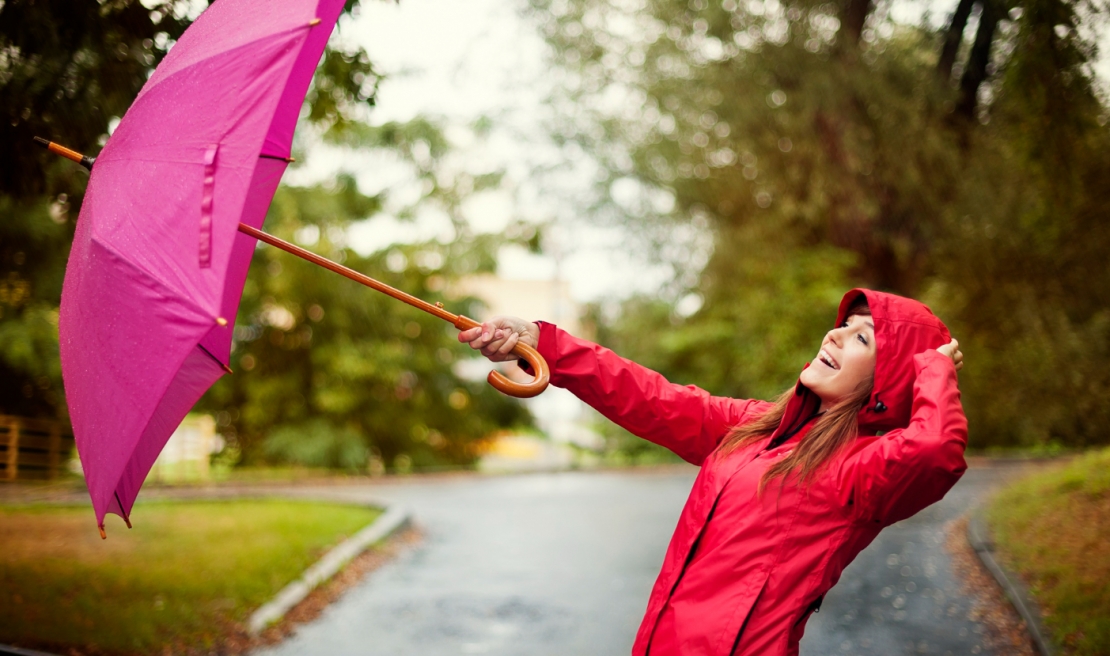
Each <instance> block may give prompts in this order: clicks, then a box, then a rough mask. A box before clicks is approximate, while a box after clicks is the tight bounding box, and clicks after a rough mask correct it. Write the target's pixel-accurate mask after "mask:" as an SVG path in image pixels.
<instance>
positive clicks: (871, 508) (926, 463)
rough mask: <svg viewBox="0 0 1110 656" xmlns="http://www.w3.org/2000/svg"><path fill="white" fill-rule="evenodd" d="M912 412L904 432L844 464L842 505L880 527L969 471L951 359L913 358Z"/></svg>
mask: <svg viewBox="0 0 1110 656" xmlns="http://www.w3.org/2000/svg"><path fill="white" fill-rule="evenodd" d="M914 370H915V372H916V378H915V381H914V387H913V409H912V411H911V416H910V424H909V426H907V427H906V428H903V429H898V430H892V431H890V432H889V433H886V434H885V435H882V436H881V437H878V438H870V440H869V441H867V442H864V441H863V440H861V444H864V446H862V448H860V449H859V450H858V451H856V452H855V453H852V454H851V455H850V456H849V457H848V458H847V459H845V461H843V463H842V466H841V470H840V490H841V494H842V495H843V498H842V502H843V504H844V505H846V506H848V507H850V508H851V509H852V513H853V514H855V515H856V516H857V517H858V518H859V519H861V520H866V521H870V522H878V523H880V524H882V525H884V526H886V525H889V524H893V523H894V522H897V521H901V520H903V519H906V518H907V517H910V516H912V515H914V514H916V513H917V512H918V511H920V510H922V509H924V508H925V507H927V506H929V505H931V504H933V503H936V502H937V501H940V499H941V498H942V497H943V496H944V495H945V493H947V492H948V490H949V489H951V488H952V486H953V485H955V484H956V481H958V480H959V479H960V476H962V475H963V473H964V470H965V469H967V463H966V462H965V461H964V448H965V446H966V445H967V419H966V418H965V417H964V411H963V407H962V406H961V405H960V390H959V388H958V387H957V386H956V368H955V366H954V365H953V364H952V359H951V358H949V357H947V356H945V355H942V354H941V353H938V352H937V351H935V350H930V351H926V352H924V353H920V354H918V355H916V356H914Z"/></svg>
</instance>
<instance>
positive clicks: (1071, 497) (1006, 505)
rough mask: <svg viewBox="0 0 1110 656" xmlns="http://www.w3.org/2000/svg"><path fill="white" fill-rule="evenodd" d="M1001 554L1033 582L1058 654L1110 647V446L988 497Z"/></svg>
mask: <svg viewBox="0 0 1110 656" xmlns="http://www.w3.org/2000/svg"><path fill="white" fill-rule="evenodd" d="M989 519H990V523H991V525H992V527H993V528H994V532H995V537H996V540H997V543H998V546H999V549H1000V551H1001V553H1002V554H1003V555H1004V556H1005V557H1006V559H1007V560H1008V561H1009V564H1010V565H1011V566H1012V567H1014V568H1016V569H1017V570H1018V571H1019V572H1021V574H1022V575H1023V576H1024V577H1025V578H1026V580H1027V581H1029V582H1030V584H1031V585H1032V589H1033V592H1034V594H1035V596H1036V597H1037V600H1038V602H1039V603H1040V604H1041V606H1042V607H1043V608H1044V610H1045V623H1046V624H1047V625H1048V627H1049V629H1050V630H1051V631H1052V633H1053V634H1054V638H1055V639H1056V642H1057V643H1058V644H1060V645H1062V646H1063V647H1064V653H1066V654H1075V655H1084V656H1085V655H1091V656H1094V655H1095V654H1105V653H1107V652H1108V651H1110V587H1107V585H1106V582H1107V580H1110V545H1108V544H1107V541H1106V534H1105V532H1106V531H1105V529H1106V525H1107V522H1110V450H1106V449H1102V450H1099V451H1091V452H1089V453H1087V454H1085V455H1082V456H1079V457H1076V458H1075V459H1073V460H1071V461H1070V462H1068V463H1066V464H1064V465H1060V466H1056V467H1052V468H1051V469H1049V470H1047V471H1042V472H1039V473H1036V474H1033V475H1030V476H1027V477H1025V478H1023V479H1022V480H1020V481H1017V482H1015V483H1013V484H1011V485H1009V486H1007V487H1006V489H1004V490H1003V491H1002V492H1001V493H1000V494H999V495H998V496H997V497H996V498H995V499H994V500H993V501H992V503H991V506H990V510H989Z"/></svg>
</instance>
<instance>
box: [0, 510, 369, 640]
mask: <svg viewBox="0 0 1110 656" xmlns="http://www.w3.org/2000/svg"><path fill="white" fill-rule="evenodd" d="M378 512H379V511H376V510H374V509H371V508H365V507H358V506H347V505H337V504H327V503H312V502H295V501H264V500H263V501H258V500H252V501H226V502H225V501H211V502H188V503H171V502H154V503H140V504H139V505H137V506H136V507H135V509H134V511H133V512H132V521H133V523H134V526H135V528H134V529H133V530H130V531H129V530H127V529H126V528H125V527H124V526H123V523H122V522H121V521H111V520H113V519H117V518H115V517H114V516H109V517H108V520H109V521H107V522H106V524H107V528H108V539H107V540H101V539H100V536H99V534H98V532H97V530H96V522H95V521H94V518H93V514H92V511H91V510H90V509H89V508H88V507H82V508H71V507H61V508H60V507H50V506H22V507H0V545H3V547H2V548H0V618H3V621H0V642H4V643H15V644H25V645H34V646H40V647H47V646H54V647H66V646H81V647H85V648H87V649H89V650H91V651H97V652H109V653H127V654H130V653H153V652H162V651H164V649H165V648H167V647H168V648H170V649H171V650H172V651H175V652H176V651H189V652H204V651H207V650H208V649H210V648H215V647H218V646H219V645H220V644H221V642H222V640H223V639H224V637H225V636H227V635H228V633H229V632H231V631H234V630H236V629H237V628H239V627H241V623H243V622H244V621H245V620H246V619H247V617H249V616H250V613H251V612H253V611H254V610H255V609H256V608H258V606H260V605H262V604H263V603H265V602H266V601H267V600H268V599H269V598H270V597H271V596H272V595H273V594H275V593H276V592H277V591H278V590H280V589H281V588H282V587H283V586H285V585H286V584H288V583H289V582H290V581H293V580H294V579H296V578H297V577H298V576H299V575H300V574H301V573H302V572H303V571H304V569H305V568H306V567H308V566H309V565H311V564H312V563H313V562H315V561H316V559H318V558H319V557H320V556H321V555H323V554H324V553H325V552H326V551H327V550H328V549H329V548H331V547H332V546H335V545H336V544H338V543H339V542H340V541H342V540H343V539H344V538H346V537H348V536H350V535H352V534H353V533H355V532H356V531H358V530H359V529H361V528H362V527H364V526H366V525H367V524H368V523H370V521H372V520H373V519H374V517H376V516H377V515H378Z"/></svg>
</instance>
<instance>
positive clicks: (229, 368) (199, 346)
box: [197, 343, 235, 374]
mask: <svg viewBox="0 0 1110 656" xmlns="http://www.w3.org/2000/svg"><path fill="white" fill-rule="evenodd" d="M197 348H198V349H200V350H202V351H204V354H205V355H207V356H208V357H210V358H212V359H213V360H215V361H216V364H218V365H220V367H222V368H223V370H224V371H226V372H227V373H229V374H233V373H235V372H234V371H232V370H231V367H229V366H227V365H226V364H224V363H223V362H221V361H220V359H219V358H217V357H216V356H214V355H212V351H209V350H208V349H206V348H204V345H203V344H200V343H198V344H197Z"/></svg>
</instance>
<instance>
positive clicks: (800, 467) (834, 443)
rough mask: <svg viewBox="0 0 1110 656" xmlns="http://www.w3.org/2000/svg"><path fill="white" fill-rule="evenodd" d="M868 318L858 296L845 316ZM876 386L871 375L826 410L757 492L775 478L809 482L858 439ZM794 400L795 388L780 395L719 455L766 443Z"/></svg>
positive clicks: (734, 435)
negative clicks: (863, 412) (861, 420)
mask: <svg viewBox="0 0 1110 656" xmlns="http://www.w3.org/2000/svg"><path fill="white" fill-rule="evenodd" d="M856 314H858V315H863V316H871V308H869V307H868V306H867V300H866V298H865V297H863V296H860V299H859V300H857V301H856V302H855V303H854V304H853V305H852V307H851V308H849V310H848V314H847V316H849V317H850V316H852V315H856ZM874 386H875V377H874V375H873V374H872V375H871V376H868V377H867V379H866V380H864V381H863V382H861V383H860V384H859V385H858V386H857V387H856V389H855V390H854V391H853V392H852V393H851V394H849V395H848V396H847V397H845V398H843V399H841V400H839V401H837V403H836V404H835V405H833V407H831V408H829V410H828V411H827V412H825V414H823V415H821V418H820V419H818V420H817V423H816V424H814V425H813V428H811V429H810V430H809V432H808V433H806V434H805V436H804V437H802V440H801V443H800V444H798V446H797V447H795V448H794V450H793V451H791V452H790V454H789V455H788V456H786V457H785V458H783V459H782V460H780V461H778V462H776V463H775V464H774V465H772V466H771V467H770V468H769V469H768V470H767V471H766V472H765V473H764V474H763V478H762V479H761V480H760V481H759V491H760V493H762V492H763V489H764V488H765V487H767V484H768V483H770V482H771V481H773V480H774V479H775V478H778V477H780V476H781V477H783V481H784V482H785V481H786V479H787V478H788V477H789V476H790V475H791V474H795V473H796V474H797V475H798V481H799V482H800V483H802V484H806V483H808V482H810V481H811V480H812V479H813V477H814V475H816V474H817V472H818V470H820V469H821V467H822V465H824V464H825V463H827V462H828V461H829V459H830V458H832V456H833V455H835V454H836V452H837V451H839V450H840V449H841V448H843V447H844V446H845V445H847V444H848V443H850V442H851V441H852V440H854V439H856V437H858V436H859V413H860V411H861V410H863V408H864V406H866V405H867V402H868V400H869V399H870V398H871V392H872V389H873V388H874ZM792 396H794V388H793V387H791V388H790V389H788V390H786V391H785V392H783V393H782V394H781V395H780V396H779V397H778V398H777V399H775V404H774V405H773V406H771V408H770V409H769V410H767V412H765V413H763V414H762V415H760V416H758V417H756V418H755V419H753V420H752V421H749V422H747V423H746V424H742V425H740V426H737V427H735V428H733V429H732V431H730V432H729V434H728V435H726V436H725V439H724V440H722V442H721V447H720V449H719V453H720V455H722V456H726V455H728V454H730V453H732V452H733V451H736V450H737V449H741V448H743V447H746V446H748V445H750V444H755V443H756V442H759V441H761V440H764V439H766V438H767V437H769V436H770V435H771V434H772V433H774V432H775V429H777V428H778V427H779V424H780V423H781V422H782V418H783V416H784V415H785V414H786V404H787V403H789V402H790V398H791V397H792Z"/></svg>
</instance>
